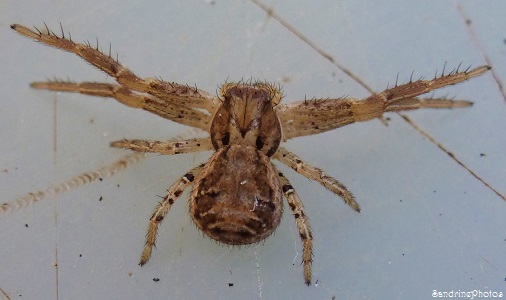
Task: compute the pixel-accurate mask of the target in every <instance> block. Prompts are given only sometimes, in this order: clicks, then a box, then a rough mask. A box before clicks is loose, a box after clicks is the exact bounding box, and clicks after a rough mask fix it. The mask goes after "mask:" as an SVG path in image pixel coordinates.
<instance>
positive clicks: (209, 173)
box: [0, 24, 490, 285]
mask: <svg viewBox="0 0 506 300" xmlns="http://www.w3.org/2000/svg"><path fill="white" fill-rule="evenodd" d="M11 28H12V29H14V30H15V31H17V32H18V33H20V34H21V35H24V36H26V37H29V38H31V39H34V40H36V41H39V42H41V43H43V44H46V45H49V46H53V47H56V48H59V49H62V50H65V51H68V52H71V53H74V54H76V55H78V56H80V57H81V58H83V59H84V60H86V61H87V62H89V63H91V64H92V65H93V66H95V67H97V68H98V69H100V70H102V71H104V72H105V73H107V74H108V75H110V76H112V77H113V78H115V79H116V81H117V83H118V84H110V83H100V82H81V83H75V82H66V81H47V82H33V83H32V84H31V86H32V87H33V88H36V89H46V90H53V91H63V92H76V93H82V94H87V95H92V96H99V97H110V98H114V99H116V100H117V101H119V102H120V103H122V104H125V105H127V106H129V107H133V108H141V109H144V110H147V111H149V112H151V113H153V114H156V115H158V116H160V117H162V118H165V119H168V120H171V121H174V122H177V123H180V124H183V125H187V126H191V127H194V128H198V129H201V130H204V131H206V132H208V133H209V135H210V136H209V137H205V138H192V139H183V140H178V141H153V140H138V139H123V140H120V141H115V142H112V143H111V146H112V147H117V148H125V149H130V150H133V151H138V152H154V153H160V154H165V155H174V154H181V153H191V152H200V151H207V150H213V151H214V153H213V155H212V156H211V158H210V159H209V160H208V161H207V163H204V164H201V165H199V166H197V167H194V168H193V169H191V170H190V171H189V172H187V173H186V174H185V175H183V176H182V177H181V178H180V179H179V180H178V181H177V182H176V183H174V184H172V185H171V186H170V187H169V188H168V189H167V193H166V195H165V196H164V197H163V199H162V201H160V203H159V204H158V206H157V207H156V209H155V210H154V212H153V214H152V216H151V218H150V220H149V227H148V233H147V236H146V243H145V246H144V250H143V251H142V254H141V259H140V262H139V264H140V265H144V264H145V263H146V262H147V261H148V260H149V258H150V256H151V252H152V248H153V246H154V245H155V240H156V234H157V230H158V226H159V225H160V223H161V222H162V221H163V219H164V218H165V216H166V215H167V213H168V212H169V210H170V208H171V206H172V205H173V204H174V202H175V201H176V200H177V199H178V198H179V197H180V196H181V194H182V193H183V191H184V190H185V188H187V187H189V186H192V191H191V195H190V215H191V218H192V219H193V221H194V222H195V224H196V225H197V227H198V228H199V229H200V230H202V232H204V233H205V234H206V235H207V236H209V237H211V238H212V239H214V240H216V241H218V242H221V243H225V244H230V245H245V244H252V243H257V242H260V241H262V240H264V239H265V238H267V237H268V236H269V235H270V234H272V232H273V231H274V230H275V229H276V227H277V226H278V225H279V223H280V220H281V216H282V213H283V197H285V198H286V200H287V202H288V205H289V207H290V209H291V211H292V213H293V217H294V218H295V222H296V224H297V228H298V231H299V234H300V238H301V240H302V247H303V255H302V264H303V269H304V281H305V283H306V284H308V285H310V284H311V263H312V257H313V244H312V241H313V236H312V233H311V228H310V226H309V220H308V217H307V216H306V214H305V213H304V206H303V204H302V201H301V199H300V198H299V196H298V195H297V192H296V191H295V189H294V188H293V186H292V185H291V184H290V181H289V180H288V179H287V178H286V177H285V175H283V173H281V172H280V171H279V170H278V169H277V168H276V166H274V164H273V163H272V159H276V160H278V161H280V162H281V163H283V164H286V165H287V166H289V167H290V168H292V169H293V170H295V171H296V172H297V173H299V174H301V175H303V176H305V177H307V178H309V179H312V180H315V181H317V182H318V183H320V184H321V185H322V186H323V187H325V188H326V189H328V190H330V191H332V192H333V193H335V194H336V195H338V196H339V197H341V198H342V199H343V200H344V202H345V203H346V204H347V205H349V206H350V207H351V208H352V209H353V210H355V211H357V212H359V211H360V208H359V205H358V204H357V202H356V201H355V198H354V196H353V195H352V193H351V192H350V191H348V189H347V188H346V187H345V186H344V185H343V184H342V183H341V182H339V181H338V180H336V179H335V178H332V177H330V176H328V175H327V174H326V173H324V172H323V171H322V170H321V169H319V168H316V167H314V166H311V165H309V164H308V163H306V162H304V161H303V160H302V159H301V158H299V157H298V156H296V155H295V154H293V153H292V152H290V151H288V150H287V149H285V148H283V147H282V146H281V143H283V142H285V141H287V140H289V139H293V138H296V137H301V136H307V135H313V134H318V133H322V132H325V131H329V130H332V129H336V128H339V127H341V126H344V125H348V124H351V123H354V122H363V121H368V120H372V119H376V118H382V116H383V113H385V112H399V111H406V110H413V109H419V108H456V107H467V106H470V105H471V104H472V103H471V102H469V101H462V100H449V99H445V98H419V96H420V95H423V94H426V93H428V92H430V91H433V90H435V89H439V88H442V87H445V86H448V85H452V84H456V83H459V82H462V81H465V80H468V79H471V78H473V77H476V76H479V75H482V74H483V73H485V72H486V71H487V70H489V69H490V67H488V66H481V67H478V68H475V69H466V70H463V71H459V70H458V68H457V69H455V70H453V71H451V72H449V73H447V74H444V72H442V73H441V74H440V75H436V76H435V77H434V78H433V79H432V80H415V81H412V80H410V81H409V82H408V83H406V84H401V85H395V86H394V87H392V88H388V89H386V90H384V91H382V92H380V93H374V94H372V95H371V96H369V97H367V98H365V99H362V100H358V99H353V98H335V99H312V100H302V101H298V102H293V103H289V104H283V103H281V100H282V98H283V95H282V93H281V90H280V87H279V86H277V85H274V84H270V83H267V82H262V81H254V80H249V81H239V82H231V83H225V84H223V85H222V86H221V88H220V91H219V95H218V96H212V95H211V94H208V93H206V92H204V91H202V90H200V89H197V88H196V87H190V86H188V85H183V84H178V83H174V82H166V81H163V80H160V79H155V78H139V77H137V76H136V75H135V74H134V73H132V72H131V71H130V70H129V69H127V68H125V67H124V66H123V65H121V64H120V63H119V62H118V60H117V59H114V58H113V57H111V54H110V53H108V54H105V53H103V52H101V51H99V50H98V48H94V47H91V46H90V45H89V44H79V43H75V42H73V41H72V40H71V39H70V38H67V37H65V35H64V33H63V30H62V33H61V35H56V34H55V33H53V32H52V31H50V30H49V29H48V28H47V27H46V29H45V30H44V31H41V30H39V29H37V28H35V30H31V29H29V28H27V27H24V26H22V25H17V24H14V25H11ZM9 206H10V203H5V204H3V205H2V206H1V207H0V208H1V209H2V210H7V209H8V208H9Z"/></svg>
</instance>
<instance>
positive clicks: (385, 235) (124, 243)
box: [0, 0, 506, 299]
mask: <svg viewBox="0 0 506 300" xmlns="http://www.w3.org/2000/svg"><path fill="white" fill-rule="evenodd" d="M31 2H32V3H31V4H30V5H28V4H27V2H26V1H2V2H0V53H1V55H0V65H1V66H2V70H3V72H1V75H0V76H1V77H0V84H1V85H2V87H1V91H2V93H1V95H2V96H1V104H2V105H1V106H0V128H1V130H0V141H1V143H0V153H2V156H1V161H0V162H1V169H2V170H3V171H2V172H1V173H0V202H4V201H9V200H12V199H15V198H16V197H19V196H22V195H24V194H26V193H28V192H31V191H34V190H37V189H40V188H43V187H46V186H49V185H51V184H52V183H54V182H58V181H61V180H64V179H67V178H69V177H71V176H73V175H76V174H79V173H81V172H83V171H87V170H93V169H94V168H96V167H98V166H102V165H104V164H107V163H108V162H111V161H113V160H114V159H116V158H118V157H120V156H121V155H122V154H123V153H125V152H123V151H120V150H116V149H110V148H109V147H108V143H109V142H110V141H112V140H116V139H120V138H123V137H130V138H159V139H165V138H167V137H169V136H171V135H174V134H177V133H179V132H182V131H184V127H182V126H179V125H176V124H173V123H170V122H167V121H165V120H163V119H161V118H158V117H156V116H152V115H150V114H148V113H146V112H142V111H136V110H132V109H128V108H126V107H123V106H121V105H119V104H117V103H116V102H115V101H113V100H105V99H98V98H91V97H85V96H80V95H74V94H57V93H50V92H43V91H36V90H32V89H30V88H29V87H28V83H29V82H30V81H34V80H43V79H45V78H51V77H53V76H56V77H59V78H67V76H68V77H70V78H72V79H74V80H98V81H106V80H107V81H109V82H111V81H112V80H111V79H110V78H107V76H105V75H104V74H103V73H100V72H99V71H96V70H94V68H93V67H91V66H90V65H88V64H85V63H84V62H83V61H81V60H80V59H78V58H76V57H74V56H72V55H69V54H65V53H62V52H61V51H58V50H55V49H51V48H49V47H45V46H42V45H39V44H37V43H34V42H32V41H30V40H28V39H26V38H23V37H21V36H19V35H17V34H15V33H14V32H13V31H12V30H11V29H10V28H9V25H10V24H11V23H21V24H25V25H37V26H43V25H42V24H43V23H42V22H46V23H47V24H48V26H50V27H51V28H52V29H54V30H55V31H59V23H60V22H61V23H62V24H63V26H64V29H65V31H66V32H67V31H70V32H71V33H72V37H73V39H74V40H75V41H83V40H86V39H88V40H90V41H91V43H92V44H93V43H95V38H96V37H98V39H99V41H100V44H101V45H102V47H103V48H104V49H105V50H107V49H108V47H109V42H111V43H112V47H113V51H115V52H118V53H119V58H120V61H121V62H122V63H123V64H124V65H126V66H128V67H129V68H130V69H132V70H133V71H134V72H136V73H137V74H139V75H141V76H162V77H163V78H164V79H166V80H171V81H177V82H180V83H188V84H190V85H193V84H194V83H196V84H197V85H198V86H199V88H202V89H204V90H207V91H210V92H213V91H215V90H216V88H217V85H218V84H220V83H222V82H223V81H224V80H226V79H228V80H237V79H240V78H243V77H244V78H249V77H250V76H252V77H253V78H260V79H266V80H268V81H274V82H282V83H283V86H284V92H285V95H286V97H285V99H284V101H287V102H289V101H295V100H300V99H303V98H304V97H305V96H307V97H308V98H310V97H313V96H314V97H336V96H342V95H350V96H354V97H364V96H366V95H367V92H366V91H365V90H364V89H362V88H361V87H359V86H358V85H357V84H356V83H355V82H353V81H352V80H350V79H349V78H348V77H346V76H345V75H344V74H343V73H341V72H340V71H339V70H338V69H337V68H336V67H335V66H334V65H332V64H331V63H329V61H328V60H326V59H324V58H322V57H321V56H320V55H319V54H318V53H316V52H315V51H314V50H312V49H311V48H310V47H308V46H307V45H306V44H304V43H303V42H302V41H301V40H300V39H298V38H296V37H295V36H294V35H293V34H291V33H290V32H288V31H287V30H286V29H285V28H284V27H282V26H281V25H280V24H279V23H278V22H276V21H275V20H274V19H272V18H269V17H268V16H267V15H266V14H265V13H264V12H263V11H262V10H260V9H259V8H258V7H257V6H256V5H254V4H253V3H252V2H249V1H219V0H217V1H170V3H169V2H168V1H153V2H149V3H147V2H146V3H141V2H139V1H117V0H101V1H95V0H92V1H48V0H45V1H31ZM457 4H460V5H462V6H463V8H464V10H465V12H466V13H467V14H468V16H469V17H470V18H471V19H472V22H473V23H472V24H473V28H474V30H475V31H476V33H477V36H478V38H479V40H480V42H481V43H482V46H483V47H484V49H485V51H486V52H487V53H488V55H489V56H490V58H491V61H492V65H493V67H494V69H495V71H496V72H497V74H498V75H499V80H501V82H504V78H505V77H506V65H505V64H504V61H505V55H506V45H505V43H504V39H505V37H506V34H505V33H504V28H506V19H505V18H504V11H506V2H504V1H479V2H478V1H460V2H459V1H457V2H454V1H428V2H427V1H414V0H409V1H407V0H402V1H401V0H396V1H367V2H366V1H349V0H346V1H339V2H336V1H315V2H312V1H285V2H282V1H269V4H268V5H270V6H271V7H272V8H273V9H274V10H275V12H276V13H277V14H279V15H281V16H282V17H283V18H285V19H286V20H287V21H288V22H290V23H291V24H292V25H293V26H295V27H296V28H297V29H298V30H300V31H301V32H302V33H303V34H305V35H307V36H308V37H309V38H310V39H311V40H312V41H314V42H315V43H317V44H318V45H319V46H320V47H321V48H323V49H325V51H326V52H328V53H330V54H331V55H332V56H333V57H334V58H335V59H336V60H338V61H340V62H342V63H343V64H345V65H346V66H347V67H349V68H350V69H351V70H353V71H354V72H355V73H356V74H357V75H358V76H359V77H361V78H362V79H363V80H365V81H366V82H367V83H368V84H370V85H371V86H372V87H373V88H374V89H377V90H381V89H383V88H384V87H386V85H387V84H388V83H390V84H393V83H394V82H395V78H396V75H397V74H399V78H400V80H402V81H405V80H407V79H408V78H409V76H410V74H411V72H412V71H413V70H415V77H417V76H422V75H426V76H427V77H432V76H433V74H434V71H435V70H436V69H439V70H441V68H442V66H443V64H444V63H445V62H446V64H447V66H448V67H447V68H452V67H455V66H457V65H458V64H459V63H461V62H462V63H463V65H464V66H468V65H473V66H478V65H481V64H484V63H485V62H484V60H483V58H482V54H481V52H480V51H479V49H477V48H476V47H475V45H474V44H473V42H472V39H471V37H470V35H469V33H468V31H467V29H466V26H465V22H464V19H463V18H462V16H461V15H460V13H459V11H458V9H457V8H456V5H457ZM436 95H449V96H454V97H455V98H462V99H471V100H473V101H475V103H476V104H475V106H474V107H472V108H470V109H462V110H451V111H424V112H413V113H410V114H409V116H410V117H411V118H412V119H413V120H414V121H415V122H416V123H417V124H419V125H420V126H422V127H423V128H424V129H426V130H427V131H428V132H429V133H430V134H431V135H432V136H433V137H435V138H436V139H437V140H438V141H440V142H441V143H443V144H444V145H445V146H446V147H447V148H449V149H450V150H451V151H452V152H454V153H455V154H456V155H457V156H458V157H459V158H461V160H462V161H463V162H464V163H465V164H466V165H467V166H469V167H470V168H471V169H473V170H474V171H475V172H476V173H478V174H479V175H480V176H481V177H482V178H484V180H486V181H487V182H489V183H490V184H491V185H492V186H494V187H495V188H497V189H498V190H499V191H501V192H502V193H503V194H504V193H506V190H505V188H504V183H505V182H504V179H505V178H506V177H505V175H506V174H505V173H506V159H505V158H504V150H505V149H506V138H505V137H504V130H505V129H506V118H505V117H504V116H505V114H506V108H505V107H506V104H505V101H504V99H503V98H502V95H501V94H500V92H499V90H498V88H497V85H496V84H495V82H494V81H493V78H492V76H491V74H487V75H485V76H483V77H481V78H477V79H474V80H473V81H472V82H469V83H465V84H462V85H459V86H456V87H451V88H448V89H446V90H444V91H442V92H440V93H437V94H436ZM391 117H392V121H391V123H390V126H389V127H385V126H383V125H382V124H381V123H380V122H378V121H372V122H369V123H364V124H355V125H351V126H348V127H345V128H341V129H339V130H336V131H334V132H330V133H327V134H324V135H320V136H313V137H308V138H302V139H299V140H294V141H291V142H289V143H288V144H287V147H288V148H289V149H291V150H293V151H295V152H296V153H297V154H298V155H299V156H301V157H302V158H304V159H307V161H308V162H310V163H312V164H314V165H316V166H320V167H322V168H324V169H325V170H326V171H327V172H328V173H329V174H330V175H333V176H336V177H337V178H339V179H340V180H341V181H342V182H343V183H345V184H346V185H347V186H348V188H349V189H350V190H351V191H353V192H354V194H355V195H356V197H357V199H358V201H359V203H360V204H361V206H362V213H360V214H356V213H354V212H353V211H351V209H349V208H348V207H346V206H344V205H343V204H342V201H341V200H340V199H338V198H337V197H335V196H334V195H332V194H331V193H330V192H328V191H326V190H324V189H323V188H321V187H320V186H319V185H318V184H316V183H312V182H309V181H308V180H307V179H305V178H303V177H301V176H299V175H297V174H295V173H294V172H291V171H288V170H287V172H286V173H287V175H288V176H289V178H290V179H291V181H292V184H293V185H294V186H295V187H296V189H297V191H298V193H299V195H300V196H301V198H302V199H303V201H304V203H305V206H306V209H307V215H308V216H309V217H310V218H311V222H312V223H311V224H312V228H313V231H314V236H315V244H314V250H315V260H314V264H313V271H314V280H318V285H317V286H316V287H315V286H313V287H306V286H305V285H304V284H303V280H302V268H301V266H300V254H301V245H300V241H299V237H298V234H297V229H296V226H295V223H294V221H293V218H292V217H291V215H290V212H289V211H287V213H286V214H285V217H284V219H283V222H282V224H281V226H280V228H279V229H278V231H277V232H276V234H275V235H274V236H273V237H272V238H270V239H268V240H267V241H266V242H265V243H264V244H261V245H258V246H255V247H245V248H241V249H237V248H227V247H222V246H220V245H218V244H216V243H214V242H212V241H210V240H209V239H207V238H202V234H200V233H199V232H198V231H197V230H196V229H195V227H194V226H193V224H192V223H191V220H190V218H189V216H188V215H187V213H186V210H187V205H186V201H187V200H186V199H187V195H186V194H185V195H183V197H182V198H181V200H180V201H179V202H177V203H176V205H175V206H174V207H173V209H172V211H171V212H170V214H169V217H168V218H167V219H166V220H165V222H164V223H163V225H162V226H161V230H160V234H159V240H158V248H157V249H156V250H155V251H154V253H153V256H152V259H151V260H150V261H149V263H148V264H147V265H146V266H145V267H143V268H140V267H139V266H137V261H138V257H139V254H140V251H141V249H142V246H143V242H144V234H145V230H146V225H147V220H148V218H149V215H150V213H151V211H152V209H153V208H154V206H155V205H156V203H157V201H158V199H159V198H158V197H157V196H156V195H162V194H163V193H164V191H165V188H166V187H167V186H168V185H169V184H171V183H172V182H174V181H175V180H176V179H177V178H178V177H179V176H181V175H182V174H184V173H185V172H186V171H187V170H189V169H190V168H191V167H192V166H194V165H196V164H197V163H198V162H201V161H203V160H205V159H206V157H207V156H208V155H209V154H208V153H205V154H202V155H187V156H179V157H177V158H175V157H173V158H170V157H162V156H157V157H152V158H150V159H148V160H145V161H143V162H141V163H140V164H138V165H135V166H133V167H132V168H130V169H128V170H126V171H124V172H122V173H120V174H118V175H117V176H115V177H113V178H108V179H106V180H104V181H103V182H98V183H94V184H92V185H90V186H87V187H84V188H80V189H77V190H74V191H72V192H69V193H67V194H65V195H63V196H61V197H59V198H57V199H51V200H49V201H46V202H44V203H39V204H37V205H35V206H32V207H30V208H27V209H25V210H23V211H21V212H17V213H15V214H12V215H8V216H2V217H1V218H0V228H1V231H0V241H1V242H0V257H1V260H0V261H1V262H0V288H1V289H2V290H3V291H5V292H6V293H7V294H8V295H9V296H10V298H11V299H56V297H57V294H58V297H59V299H162V298H164V299H232V298H234V299H309V298H311V299H331V298H332V297H333V296H336V298H337V299H407V298H410V299H427V298H431V295H432V291H433V290H435V289H437V290H441V291H451V290H454V291H458V290H461V291H472V290H475V289H476V290H481V291H489V290H492V291H496V292H506V287H505V286H506V282H505V277H506V260H505V259H504V253H505V250H506V232H505V228H506V221H505V220H506V218H505V213H506V203H505V202H504V201H503V200H502V199H500V198H499V197H498V196H496V195H495V194H494V193H493V192H491V191H490V190H489V189H487V188H486V187H485V186H484V185H483V184H482V183H480V182H479V181H477V180H476V179H474V178H473V177H472V176H471V175H469V173H467V172H466V171H465V170H464V169H463V168H462V167H460V166H459V165H457V164H456V163H455V162H454V161H453V160H451V159H450V158H449V157H448V155H446V154H445V153H443V152H442V151H440V150H439V149H438V148H437V147H436V146H434V145H433V144H431V143H430V142H428V141H427V140H426V139H424V138H423V137H421V136H420V135H419V134H417V133H416V132H415V131H414V130H412V129H411V127H409V126H408V125H407V124H406V123H405V122H404V121H402V119H400V118H399V117H398V116H395V115H392V116H391ZM91 121H92V122H91ZM55 124H56V125H55ZM161 128H163V129H161ZM55 132H56V134H55ZM55 145H56V146H55ZM480 153H484V154H486V156H480ZM285 169H286V168H285ZM118 186H119V187H118ZM100 197H103V201H101V202H99V201H98V199H99V198H100ZM401 200H402V201H401ZM25 224H27V225H28V227H26V226H25ZM56 256H57V257H58V267H57V268H55V267H54V266H53V263H54V262H55V257H56ZM153 278H159V279H160V281H159V282H154V281H153ZM229 283H233V286H232V287H229V285H228V284H229ZM0 295H1V293H0Z"/></svg>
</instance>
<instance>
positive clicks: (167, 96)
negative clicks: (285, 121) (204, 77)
mask: <svg viewBox="0 0 506 300" xmlns="http://www.w3.org/2000/svg"><path fill="white" fill-rule="evenodd" d="M11 28H12V29H14V30H15V31H17V32H18V33H19V34H21V35H24V36H26V37H28V38H31V39H34V40H36V41H39V42H41V43H43V44H46V45H48V46H52V47H55V48H59V49H62V50H64V51H67V52H71V53H74V54H76V55H78V56H80V57H81V58H83V59H84V60H86V61H87V62H89V63H90V64H92V65H93V66H95V67H96V68H98V69H100V70H102V71H103V72H105V73H107V74H108V75H110V76H112V77H114V78H115V79H116V81H117V82H118V83H119V84H121V85H123V86H125V87H126V88H129V89H132V90H135V91H138V92H146V93H149V94H151V95H154V96H156V97H158V98H161V99H164V100H166V101H169V102H173V103H177V104H178V105H180V106H183V107H186V108H201V109H206V110H208V111H209V112H213V111H214V110H215V106H216V104H218V103H220V102H219V100H218V99H217V98H216V97H213V96H211V95H209V94H207V93H206V92H204V91H201V90H199V89H197V88H196V87H189V86H187V85H182V84H178V83H170V82H165V81H163V80H159V79H155V78H145V79H143V78H139V77H138V76H137V75H135V74H134V73H133V72H132V71H130V70H129V69H127V68H126V67H124V66H123V65H121V64H120V63H119V62H118V61H117V60H116V59H114V58H112V57H111V55H110V54H104V53H102V52H101V51H100V50H98V45H97V47H96V48H93V47H92V46H91V45H89V44H80V43H74V42H73V41H72V40H71V39H70V38H66V37H65V36H57V35H56V34H55V33H53V32H51V31H49V30H48V31H47V32H42V31H40V30H38V29H37V28H36V30H37V31H33V30H31V29H28V28H27V27H24V26H22V25H19V24H12V25H11Z"/></svg>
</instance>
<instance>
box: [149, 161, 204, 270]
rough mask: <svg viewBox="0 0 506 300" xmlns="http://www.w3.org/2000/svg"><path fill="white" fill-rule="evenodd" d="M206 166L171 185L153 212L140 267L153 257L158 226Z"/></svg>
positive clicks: (196, 168)
mask: <svg viewBox="0 0 506 300" xmlns="http://www.w3.org/2000/svg"><path fill="white" fill-rule="evenodd" d="M203 167H204V165H200V166H198V167H195V168H193V169H192V170H191V171H190V172H188V173H186V174H185V175H184V176H183V177H181V179H179V180H178V181H177V182H176V183H174V184H173V185H171V186H170V187H169V189H168V190H167V195H165V197H163V199H162V201H161V202H160V203H159V204H158V206H157V207H156V208H155V211H154V212H153V215H152V216H151V218H150V219H149V226H148V233H147V234H146V243H145V245H144V250H143V251H142V254H141V259H140V261H139V265H141V266H143V265H144V264H145V263H147V262H148V260H149V258H150V257H151V252H152V250H153V246H154V245H155V242H156V234H157V232H158V225H160V223H161V222H162V221H163V219H164V218H165V216H166V215H167V213H168V212H169V209H170V207H171V206H172V204H174V202H175V201H176V200H177V199H178V198H179V196H181V194H182V193H183V191H184V190H185V189H186V188H187V187H188V186H189V185H190V184H192V183H193V180H194V179H195V177H196V176H197V175H198V173H199V172H200V171H201V170H202V168H203Z"/></svg>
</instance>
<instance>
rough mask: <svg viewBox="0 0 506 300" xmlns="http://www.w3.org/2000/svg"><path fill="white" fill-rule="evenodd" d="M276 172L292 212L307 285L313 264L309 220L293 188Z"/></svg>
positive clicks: (309, 281)
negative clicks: (299, 240) (299, 239)
mask: <svg viewBox="0 0 506 300" xmlns="http://www.w3.org/2000/svg"><path fill="white" fill-rule="evenodd" d="M276 171H277V172H278V177H279V181H280V183H281V186H282V189H283V193H284V195H285V197H286V200H287V202H288V205H289V206H290V209H291V210H292V212H293V216H294V218H295V223H296V224H297V229H298V230H299V235H300V238H301V240H302V264H303V265H304V281H305V282H306V284H307V285H310V284H311V263H312V262H313V234H312V233H311V227H310V226H309V219H308V217H306V215H305V214H304V205H303V204H302V201H301V200H300V198H299V195H297V193H296V192H295V190H294V188H293V187H292V185H291V184H290V181H288V178H286V177H285V175H283V173H281V172H279V171H278V170H276Z"/></svg>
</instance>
